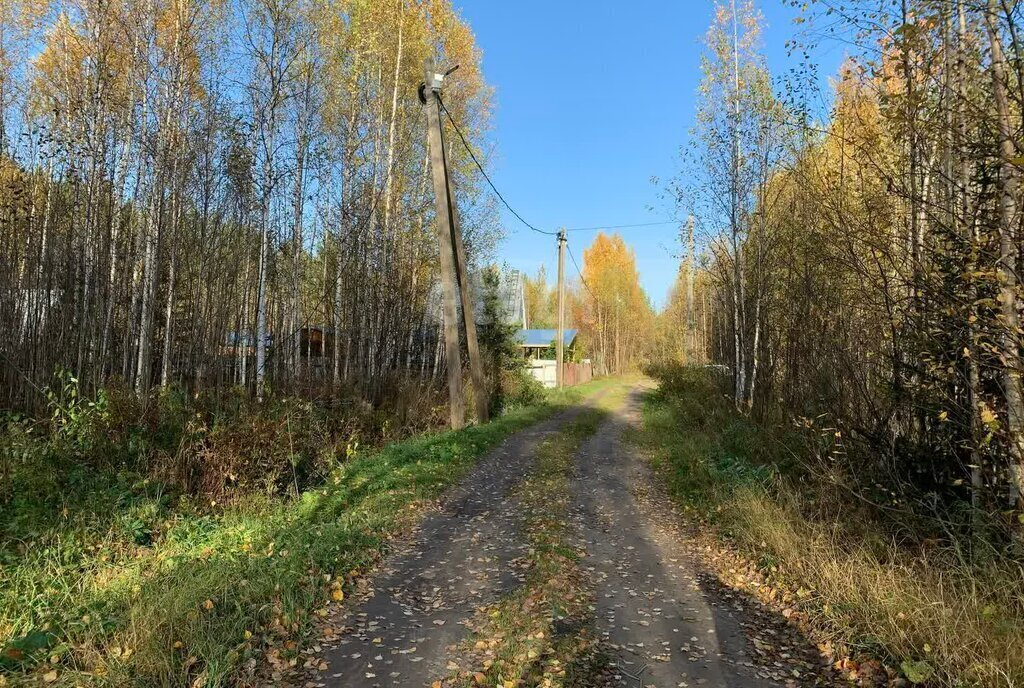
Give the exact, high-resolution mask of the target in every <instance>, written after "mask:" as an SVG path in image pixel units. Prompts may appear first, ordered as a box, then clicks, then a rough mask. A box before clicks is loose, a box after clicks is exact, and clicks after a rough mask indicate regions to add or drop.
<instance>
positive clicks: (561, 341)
mask: <svg viewBox="0 0 1024 688" xmlns="http://www.w3.org/2000/svg"><path fill="white" fill-rule="evenodd" d="M565 242H566V239H565V230H564V229H563V230H561V231H559V232H558V337H557V338H556V339H555V361H556V363H555V365H556V366H557V368H556V369H555V380H556V382H557V384H558V388H559V389H561V388H562V387H563V386H564V385H565V369H564V368H565V351H564V350H565Z"/></svg>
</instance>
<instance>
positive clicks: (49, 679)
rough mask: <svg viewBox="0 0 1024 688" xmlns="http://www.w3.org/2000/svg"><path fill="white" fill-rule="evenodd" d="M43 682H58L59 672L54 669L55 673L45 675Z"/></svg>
mask: <svg viewBox="0 0 1024 688" xmlns="http://www.w3.org/2000/svg"><path fill="white" fill-rule="evenodd" d="M43 680H44V681H46V682H47V683H53V682H54V681H56V680H57V670H56V669H54V670H53V671H51V672H49V673H46V674H43Z"/></svg>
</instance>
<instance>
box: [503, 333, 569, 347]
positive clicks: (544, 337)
mask: <svg viewBox="0 0 1024 688" xmlns="http://www.w3.org/2000/svg"><path fill="white" fill-rule="evenodd" d="M577 332H579V330H565V331H564V332H562V334H563V335H564V336H563V344H564V345H565V346H570V345H571V344H572V340H574V339H576V333H577ZM557 337H558V330H519V331H518V332H517V333H516V339H518V340H519V345H520V346H523V347H527V348H536V347H541V348H547V347H549V346H551V345H552V344H553V343H554V341H555V339H556V338H557Z"/></svg>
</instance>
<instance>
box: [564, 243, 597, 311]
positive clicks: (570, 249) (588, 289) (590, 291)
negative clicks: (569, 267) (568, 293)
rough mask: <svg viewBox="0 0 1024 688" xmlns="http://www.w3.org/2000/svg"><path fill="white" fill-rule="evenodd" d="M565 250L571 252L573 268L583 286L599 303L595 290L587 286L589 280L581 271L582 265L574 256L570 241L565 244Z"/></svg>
mask: <svg viewBox="0 0 1024 688" xmlns="http://www.w3.org/2000/svg"><path fill="white" fill-rule="evenodd" d="M565 248H567V249H568V250H569V258H571V259H572V264H573V267H575V268H576V274H577V275H579V276H580V282H582V283H583V286H584V287H586V289H587V291H588V292H589V293H590V296H591V298H593V299H594V301H597V295H596V294H595V293H594V290H593V289H591V288H590V285H589V284H587V280H586V279H584V278H583V271H582V270H580V264H579V263H577V262H576V256H574V255H573V254H572V246H571V245H570V244H569V242H568V241H567V242H565Z"/></svg>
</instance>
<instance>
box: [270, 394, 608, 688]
mask: <svg viewBox="0 0 1024 688" xmlns="http://www.w3.org/2000/svg"><path fill="white" fill-rule="evenodd" d="M603 394H604V391H601V392H597V393H596V394H594V395H592V396H591V397H590V398H589V399H587V400H585V401H584V402H583V403H582V404H581V405H578V406H575V407H572V408H570V409H568V410H566V411H563V412H561V413H559V414H557V415H556V416H554V417H553V418H550V419H548V420H546V421H543V422H541V423H538V424H537V425H534V426H532V427H530V428H527V429H525V430H522V431H520V432H519V433H517V434H515V435H513V436H512V437H510V438H509V439H507V440H505V442H503V443H502V444H501V445H499V446H498V447H496V448H495V449H492V450H491V451H490V452H488V453H487V454H486V455H485V456H484V457H483V458H481V460H480V461H479V463H478V464H477V465H476V467H475V468H474V469H473V471H472V472H471V473H470V475H469V476H468V477H467V478H466V479H465V480H464V481H463V483H462V484H461V485H460V486H459V487H457V488H455V489H454V490H453V491H452V492H450V493H449V494H448V495H447V496H446V497H445V498H444V499H443V500H442V503H441V504H440V506H439V508H438V509H437V510H435V511H433V512H431V513H429V514H428V515H427V516H426V517H425V518H424V520H423V522H422V523H421V524H420V526H419V528H418V529H417V531H416V533H415V534H414V535H413V536H412V537H410V538H408V539H407V540H405V541H404V542H403V543H401V544H399V545H398V546H397V547H396V549H395V550H394V551H393V552H392V554H391V555H389V556H388V557H387V558H386V560H385V562H384V563H383V564H382V566H381V567H380V568H379V569H378V571H376V572H375V573H374V574H373V575H372V576H371V577H370V580H369V581H368V585H366V586H365V589H364V590H363V593H362V594H361V595H359V596H356V597H355V598H354V599H352V600H351V601H350V602H348V603H346V604H345V605H344V606H343V607H342V608H341V609H340V611H339V612H338V613H337V615H336V616H333V617H330V618H329V619H328V620H327V621H326V623H325V624H324V626H323V630H324V636H323V637H322V638H321V640H320V642H319V643H318V644H317V646H318V647H319V648H320V652H319V653H317V655H314V656H310V657H308V658H307V661H306V664H307V665H308V670H307V672H305V673H304V674H303V675H302V676H300V677H297V680H292V681H289V683H290V684H291V685H298V686H310V687H321V686H322V687H331V688H333V687H337V688H342V687H344V688H351V687H354V686H366V687H367V688H376V687H380V688H385V687H388V688H392V687H410V688H412V687H415V688H420V687H422V686H426V685H430V683H431V682H432V680H434V679H436V678H440V677H443V676H444V675H446V674H447V673H448V672H449V667H448V661H449V653H448V649H449V648H450V647H452V646H455V645H457V644H458V643H459V642H460V641H462V640H463V639H464V638H465V636H466V635H467V629H466V628H465V624H466V623H467V622H468V621H469V620H470V619H471V618H472V617H473V614H474V613H475V612H476V610H477V609H478V608H479V607H481V606H483V605H486V604H489V603H491V602H493V601H494V600H496V599H498V598H499V597H501V596H502V595H504V594H507V593H508V592H509V591H510V590H513V589H514V588H515V587H516V586H518V585H520V584H521V582H522V578H523V574H522V572H521V570H520V568H519V567H518V566H517V562H518V561H520V560H521V559H522V557H523V555H524V554H525V551H526V548H527V543H526V539H525V537H524V535H523V532H522V514H521V511H520V509H519V507H518V504H517V502H516V500H515V499H514V497H512V495H511V493H512V492H513V491H514V488H515V486H516V485H517V484H518V483H519V482H520V481H521V479H522V478H523V476H525V475H526V474H528V473H529V471H530V470H531V468H532V466H533V461H534V455H535V451H536V448H537V447H538V445H539V444H540V443H541V442H543V441H544V439H545V438H547V437H549V436H551V435H553V434H555V433H558V432H559V431H560V430H561V429H562V428H563V427H564V426H565V425H566V424H567V423H570V422H571V421H572V420H573V419H574V418H575V417H576V416H578V415H579V414H580V413H581V412H582V411H583V409H584V408H585V407H586V406H587V405H589V404H592V403H594V402H596V401H597V400H598V399H599V398H600V397H601V396H603Z"/></svg>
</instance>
